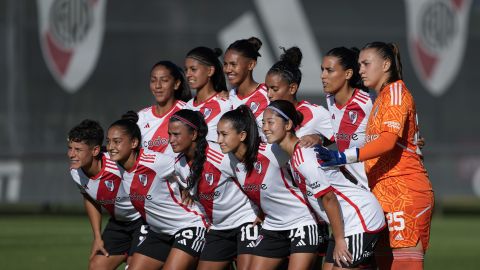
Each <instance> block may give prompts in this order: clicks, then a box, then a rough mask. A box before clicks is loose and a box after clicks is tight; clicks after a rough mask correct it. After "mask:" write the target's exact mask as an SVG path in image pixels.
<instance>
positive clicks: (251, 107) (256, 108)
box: [250, 102, 260, 113]
mask: <svg viewBox="0 0 480 270" xmlns="http://www.w3.org/2000/svg"><path fill="white" fill-rule="evenodd" d="M258 107H260V104H259V103H256V102H252V103H250V110H252V112H253V113H255V112H256V111H257V110H258Z"/></svg>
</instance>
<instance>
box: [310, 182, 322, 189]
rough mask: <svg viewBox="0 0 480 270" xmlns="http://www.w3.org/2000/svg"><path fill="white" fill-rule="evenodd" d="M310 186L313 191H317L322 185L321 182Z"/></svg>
mask: <svg viewBox="0 0 480 270" xmlns="http://www.w3.org/2000/svg"><path fill="white" fill-rule="evenodd" d="M309 186H310V188H312V189H317V188H320V187H321V186H322V185H321V183H320V182H319V181H317V182H313V183H311V184H309Z"/></svg>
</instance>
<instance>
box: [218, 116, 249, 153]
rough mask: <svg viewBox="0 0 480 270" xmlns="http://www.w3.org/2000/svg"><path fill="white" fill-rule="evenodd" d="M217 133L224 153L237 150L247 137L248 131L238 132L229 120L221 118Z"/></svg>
mask: <svg viewBox="0 0 480 270" xmlns="http://www.w3.org/2000/svg"><path fill="white" fill-rule="evenodd" d="M217 135H218V139H217V142H218V144H219V145H220V148H221V149H222V153H224V154H226V153H230V152H236V151H237V150H238V148H239V147H240V145H241V144H242V142H243V141H244V140H245V137H246V133H245V132H244V131H242V132H240V133H239V132H237V130H236V129H235V128H233V125H232V122H230V121H229V120H220V121H219V122H218V124H217Z"/></svg>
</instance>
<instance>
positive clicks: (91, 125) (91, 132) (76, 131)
mask: <svg viewBox="0 0 480 270" xmlns="http://www.w3.org/2000/svg"><path fill="white" fill-rule="evenodd" d="M103 134H104V133H103V128H102V126H100V124H99V123H98V122H97V121H94V120H90V119H85V120H83V121H82V122H81V123H80V124H78V125H76V126H74V127H73V128H72V129H71V130H70V131H69V132H68V141H69V142H83V143H85V144H86V145H88V146H90V147H93V146H97V145H98V146H100V147H102V144H103V138H104V135H103Z"/></svg>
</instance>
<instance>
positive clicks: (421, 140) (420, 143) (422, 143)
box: [417, 136, 425, 149]
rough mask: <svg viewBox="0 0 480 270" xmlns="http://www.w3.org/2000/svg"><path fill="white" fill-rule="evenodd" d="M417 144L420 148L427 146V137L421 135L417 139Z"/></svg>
mask: <svg viewBox="0 0 480 270" xmlns="http://www.w3.org/2000/svg"><path fill="white" fill-rule="evenodd" d="M417 145H418V147H420V149H423V147H425V138H424V137H421V136H420V137H419V138H418V140H417Z"/></svg>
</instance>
